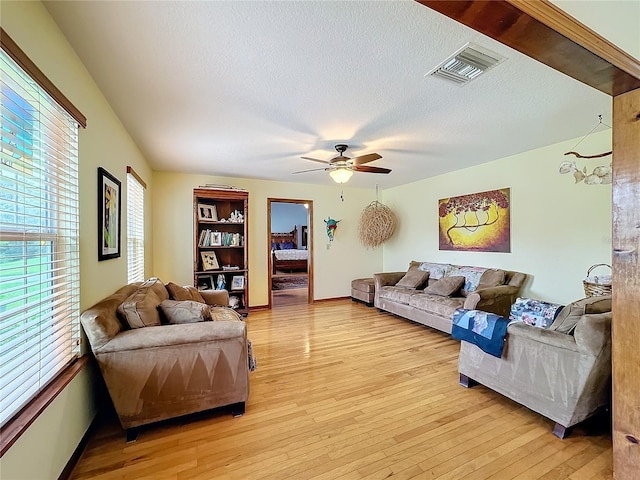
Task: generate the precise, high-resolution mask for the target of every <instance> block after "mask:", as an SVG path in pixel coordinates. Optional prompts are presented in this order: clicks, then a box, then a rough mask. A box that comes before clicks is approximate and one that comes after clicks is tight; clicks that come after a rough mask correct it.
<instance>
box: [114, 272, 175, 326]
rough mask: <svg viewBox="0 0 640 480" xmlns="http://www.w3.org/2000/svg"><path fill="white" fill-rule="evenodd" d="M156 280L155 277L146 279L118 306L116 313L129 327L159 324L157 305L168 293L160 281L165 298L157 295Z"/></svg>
mask: <svg viewBox="0 0 640 480" xmlns="http://www.w3.org/2000/svg"><path fill="white" fill-rule="evenodd" d="M158 282H159V280H157V279H153V280H147V281H146V282H144V283H143V284H142V285H140V287H138V290H136V291H135V292H134V293H133V294H131V295H130V296H129V297H128V298H127V299H126V300H125V301H124V302H122V303H121V304H120V306H118V313H119V314H120V315H121V316H122V317H123V318H124V319H125V321H126V322H127V324H128V325H129V328H142V327H152V326H156V325H160V314H159V313H158V309H157V306H158V305H159V304H160V302H162V301H163V300H166V299H167V298H168V294H167V290H166V289H165V287H164V285H162V282H160V285H161V286H162V289H163V290H164V292H165V295H166V296H167V298H160V297H159V296H158V293H157V292H158V291H159V288H157V283H158Z"/></svg>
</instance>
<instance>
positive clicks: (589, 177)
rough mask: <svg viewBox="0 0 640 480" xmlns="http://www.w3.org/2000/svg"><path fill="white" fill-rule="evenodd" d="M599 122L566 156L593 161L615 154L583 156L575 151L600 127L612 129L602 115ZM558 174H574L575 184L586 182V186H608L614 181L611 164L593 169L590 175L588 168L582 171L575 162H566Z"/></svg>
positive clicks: (610, 152)
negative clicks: (592, 159) (593, 159)
mask: <svg viewBox="0 0 640 480" xmlns="http://www.w3.org/2000/svg"><path fill="white" fill-rule="evenodd" d="M598 120H599V121H598V123H597V124H596V126H595V127H593V128H592V129H591V130H590V131H589V133H587V134H586V135H585V136H584V137H582V138H581V139H580V141H579V142H578V143H576V144H575V146H574V147H573V148H572V149H571V151H569V152H567V153H565V155H575V156H576V157H577V158H585V159H591V158H602V157H606V156H609V155H611V154H613V151H608V152H604V153H598V154H595V155H581V154H580V153H578V152H576V151H575V149H576V148H577V146H578V145H580V144H581V143H582V142H583V141H584V140H585V139H586V138H587V137H588V136H589V135H591V134H592V133H593V132H594V130H595V129H596V128H598V127H599V126H600V125H604V126H605V127H608V128H611V126H610V125H607V124H606V123H604V122H603V121H602V115H598ZM558 172H559V173H560V174H562V175H564V174H567V173H572V174H573V178H574V179H575V183H580V182H582V181H584V183H585V184H586V185H608V184H610V183H611V182H612V181H613V169H612V164H611V163H610V164H609V165H600V166H597V167H595V168H594V169H593V172H591V173H588V170H587V167H586V166H585V167H582V169H580V168H579V167H578V166H577V164H576V162H575V161H572V160H565V161H564V162H562V163H561V164H560V168H559V169H558Z"/></svg>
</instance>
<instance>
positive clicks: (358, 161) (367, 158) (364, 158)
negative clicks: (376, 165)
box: [351, 153, 382, 165]
mask: <svg viewBox="0 0 640 480" xmlns="http://www.w3.org/2000/svg"><path fill="white" fill-rule="evenodd" d="M380 158H382V157H381V156H380V155H378V154H377V153H368V154H366V155H360V156H359V157H353V158H352V159H351V161H352V162H353V164H354V165H362V164H364V163H369V162H373V161H374V160H378V159H380Z"/></svg>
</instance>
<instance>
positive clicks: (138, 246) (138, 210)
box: [127, 173, 144, 283]
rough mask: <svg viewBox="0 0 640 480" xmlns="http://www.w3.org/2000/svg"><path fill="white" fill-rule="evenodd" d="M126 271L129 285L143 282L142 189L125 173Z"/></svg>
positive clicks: (129, 174)
mask: <svg viewBox="0 0 640 480" xmlns="http://www.w3.org/2000/svg"><path fill="white" fill-rule="evenodd" d="M127 270H128V280H129V283H132V282H141V281H144V187H143V186H142V184H141V183H140V182H139V181H138V179H137V178H136V176H135V175H134V174H132V173H127Z"/></svg>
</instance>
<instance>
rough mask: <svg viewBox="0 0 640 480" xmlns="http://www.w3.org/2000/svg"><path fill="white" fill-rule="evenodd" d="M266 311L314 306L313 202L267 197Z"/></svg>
mask: <svg viewBox="0 0 640 480" xmlns="http://www.w3.org/2000/svg"><path fill="white" fill-rule="evenodd" d="M267 248H268V258H269V265H268V267H269V268H268V270H269V280H268V288H269V292H268V293H269V308H278V307H281V306H288V305H301V304H308V303H313V201H311V200H300V199H291V198H267Z"/></svg>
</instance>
